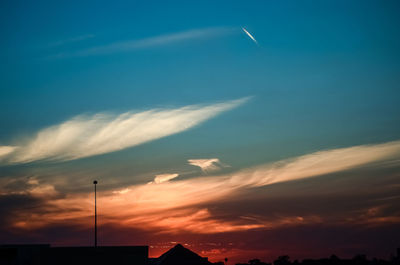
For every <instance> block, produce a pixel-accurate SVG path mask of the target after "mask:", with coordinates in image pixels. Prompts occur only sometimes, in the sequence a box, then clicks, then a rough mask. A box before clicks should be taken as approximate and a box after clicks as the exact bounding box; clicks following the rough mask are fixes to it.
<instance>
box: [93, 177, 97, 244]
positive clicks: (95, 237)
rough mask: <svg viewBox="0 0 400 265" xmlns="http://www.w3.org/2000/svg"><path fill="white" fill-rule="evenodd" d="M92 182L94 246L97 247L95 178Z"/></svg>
mask: <svg viewBox="0 0 400 265" xmlns="http://www.w3.org/2000/svg"><path fill="white" fill-rule="evenodd" d="M93 184H94V247H95V248H97V201H96V199H97V198H96V185H97V180H95V181H93Z"/></svg>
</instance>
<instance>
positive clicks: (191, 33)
mask: <svg viewBox="0 0 400 265" xmlns="http://www.w3.org/2000/svg"><path fill="white" fill-rule="evenodd" d="M234 30H235V29H234V28H230V27H213V28H202V29H192V30H187V31H181V32H175V33H169V34H163V35H159V36H153V37H148V38H143V39H135V40H125V41H118V42H114V43H111V44H106V45H98V46H94V47H90V48H87V49H83V50H78V51H74V52H64V53H59V54H56V55H54V56H52V57H51V58H68V57H85V56H94V55H102V54H112V53H119V52H129V51H133V50H137V49H143V48H149V47H155V46H163V45H168V44H173V43H179V42H183V41H188V40H199V39H206V38H215V37H219V36H224V35H227V34H231V33H232V32H234Z"/></svg>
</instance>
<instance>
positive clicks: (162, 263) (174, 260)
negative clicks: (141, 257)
mask: <svg viewBox="0 0 400 265" xmlns="http://www.w3.org/2000/svg"><path fill="white" fill-rule="evenodd" d="M155 264H157V265H211V264H212V263H211V262H209V261H208V259H207V258H203V257H200V256H199V255H197V254H196V253H194V252H193V251H191V250H189V249H187V248H185V247H184V246H182V245H181V244H177V245H176V246H175V247H173V248H171V249H170V250H168V251H167V252H165V253H164V254H162V255H161V256H160V257H159V258H158V259H157V261H156V262H155Z"/></svg>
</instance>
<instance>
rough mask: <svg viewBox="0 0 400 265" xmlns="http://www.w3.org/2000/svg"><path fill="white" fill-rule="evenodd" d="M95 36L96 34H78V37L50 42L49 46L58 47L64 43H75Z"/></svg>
mask: <svg viewBox="0 0 400 265" xmlns="http://www.w3.org/2000/svg"><path fill="white" fill-rule="evenodd" d="M94 37H95V35H94V34H86V35H81V36H77V37H73V38H69V39H64V40H59V41H55V42H52V43H50V44H49V45H48V46H49V47H58V46H63V45H66V44H69V43H75V42H80V41H84V40H88V39H92V38H94Z"/></svg>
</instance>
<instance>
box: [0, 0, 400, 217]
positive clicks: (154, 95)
mask: <svg viewBox="0 0 400 265" xmlns="http://www.w3.org/2000/svg"><path fill="white" fill-rule="evenodd" d="M399 11H400V4H399V2H398V1H319V2H316V1H168V2H166V1H158V2H149V1H118V2H117V3H115V2H109V1H85V2H84V3H82V1H57V2H54V1H27V2H22V1H2V2H1V4H0V30H1V35H2V37H1V42H0V84H1V90H0V124H1V126H0V146H3V147H7V148H8V147H9V146H11V147H12V148H14V146H18V148H19V149H18V150H19V151H18V150H17V151H10V152H11V153H10V154H6V155H5V156H3V158H4V157H5V158H4V159H3V160H2V162H1V163H2V164H1V165H0V170H1V172H2V173H0V178H2V179H3V180H4V181H6V180H7V181H8V182H7V183H9V181H11V182H12V181H17V180H20V179H25V180H26V179H28V180H27V181H28V182H29V181H31V182H30V184H29V183H28V182H27V183H28V184H27V185H28V186H29V185H39V184H37V183H36V182H37V180H38V183H40V184H43V185H51V186H52V187H53V189H55V191H57V192H59V193H60V194H63V195H65V196H67V195H68V194H71V193H79V192H89V191H90V185H86V184H84V183H85V181H86V182H87V181H89V180H90V179H92V178H93V176H96V177H98V178H99V179H101V181H103V182H104V183H107V185H108V186H107V187H105V186H103V187H100V190H101V189H103V190H112V189H115V188H122V187H125V186H128V185H136V184H143V183H147V182H150V181H152V180H153V179H154V177H155V176H156V175H160V174H161V175H163V174H170V175H168V176H172V175H171V174H179V176H180V177H179V178H182V179H184V180H185V179H196V178H198V177H204V176H208V175H210V171H207V170H203V169H204V168H201V167H194V166H193V165H190V164H188V160H189V159H215V158H217V159H218V161H217V162H216V164H215V166H216V168H218V170H219V171H215V170H214V169H215V168H214V169H213V170H211V171H213V174H215V175H224V174H236V172H241V170H247V169H249V168H254V167H258V166H259V165H263V164H266V163H273V162H276V161H286V160H284V159H288V158H299V157H301V156H303V155H307V154H312V153H314V152H317V151H321V150H336V149H338V148H351V147H353V146H358V145H363V146H365V145H368V144H373V146H375V145H377V146H378V147H376V148H378V149H379V148H381V147H379V146H380V145H379V144H383V143H387V142H391V143H394V144H393V146H397V142H396V141H397V140H399V135H400V107H399V106H400V105H399V99H400V90H399V81H400V74H399V72H400V51H399V47H400V29H399V25H400V17H399V16H398V13H399ZM242 27H245V28H246V29H247V30H248V31H249V32H250V33H251V34H252V35H253V36H254V37H255V39H256V40H257V42H258V44H256V43H255V42H253V41H252V40H251V39H250V38H249V37H248V36H247V35H246V34H245V33H244V32H243V30H242ZM235 100H239V101H240V103H238V102H239V101H235ZM224 104H225V105H224ZM185 106H189V107H187V108H189V111H188V109H185ZM207 106H208V108H210V109H211V110H207ZM182 108H183V109H182ZM173 110H175V111H177V112H180V111H181V112H180V113H181V114H182V115H181V116H179V115H176V116H175V114H174V113H175V112H173V113H172V112H171V113H170V112H168V111H173ZM146 111H150V112H152V113H153V114H154V113H155V114H154V115H153V114H151V115H153V116H151V115H150V116H146V117H147V118H146V119H138V118H137V117H136V116H129V115H135V114H137V113H146ZM124 113H125V114H124ZM96 115H100V116H96ZM121 115H122V116H121ZM124 115H125V116H124ZM163 115H167V116H168V119H178V121H177V126H176V127H174V128H170V129H169V130H167V129H166V127H167V125H168V124H171V123H168V122H169V120H168V119H166V118H162V117H165V116H163ZM191 115H192V116H191ZM128 116H129V117H128ZM76 117H78V118H76ZM118 119H122V120H124V119H126V121H127V122H128V121H131V122H138V124H139V125H140V126H139V125H138V127H135V126H136V125H135V126H133V125H132V126H133V127H132V128H131V130H129V131H128V130H125V129H122V128H123V125H122V124H123V123H121V124H120V127H118V128H119V129H118V130H122V131H123V133H121V134H118V133H115V134H113V135H114V136H112V135H111V136H110V135H106V136H107V137H105V138H104V139H105V140H104V139H103V138H101V139H100V140H99V137H100V136H99V134H97V133H98V132H99V130H100V129H99V128H103V129H105V128H106V127H107V126H108V125H110V124H111V125H112V124H115V123H117V121H118ZM77 120H78V121H79V122H78V125H76V124H75V122H76V121H77ZM149 120H150V121H154V122H153V123H144V122H146V121H149ZM161 121H166V124H165V125H160V127H159V128H158V127H156V126H157V124H158V125H159V124H162V122H161ZM139 122H143V123H139ZM70 123H74V126H75V125H76V127H74V126H72V127H71V128H72V129H71V130H75V129H76V130H78V129H79V130H80V132H79V133H78V134H77V136H76V137H75V136H71V135H72V133H71V131H68V132H67V131H65V133H66V135H67V138H68V137H69V138H68V139H69V140H65V141H64V140H59V139H61V138H62V137H61V136H59V135H60V134H61V132H63V133H64V131H62V128H64V127H62V126H63V124H64V125H65V124H70ZM135 124H136V123H135ZM111 125H110V126H111ZM185 126H186V127H185ZM68 128H69V127H68ZM107 128H108V127H107ZM124 128H125V127H124ZM151 128H153V129H151ZM178 128H180V129H178ZM46 130H47V131H46ZM124 130H125V131H124ZM115 131H117V129H115ZM115 131H113V132H115ZM131 131H132V137H131V138H129V139H128V138H123V137H128V136H127V135H131ZM40 132H47V134H46V133H45V135H44V136H43V139H39V138H38V135H39V134H40ZM57 132H59V133H60V134H57ZM106 132H107V131H106ZM38 133H39V134H38ZM133 133H136V134H135V135H133ZM57 135H58V136H57ZM63 135H64V134H63ZM149 135H152V137H150V138H149V139H147V138H146V137H147V136H149ZM145 136H146V137H145ZM57 137H59V138H57ZM63 137H64V136H63ZM74 137H75V138H74ZM96 137H97V138H96ZM35 139H36V140H37V141H36V142H35ZM38 139H39V140H38ZM62 139H66V138H62ZM71 139H72V140H71ZM119 139H122V140H121V141H119ZM146 139H147V140H146ZM56 141H59V142H57V144H55V142H56ZM91 141H92V142H91ZM86 142H91V143H92V145H87V146H86V145H85V144H86ZM54 146H56V147H54ZM85 146H86V147H85ZM52 148H53V149H52ZM374 148H375V147H374ZM382 148H386V147H382ZM39 149H40V152H39V151H38V150H39ZM1 150H2V149H0V151H1ZM3 150H8V149H3ZM21 150H22V151H21ZM368 150H375V149H368ZM379 150H381V149H379ZM385 150H386V151H387V149H385ZM390 150H392V149H390ZM396 150H397V149H396ZM386 151H385V152H386ZM4 152H8V151H4ZM371 152H372V151H371ZM387 152H389V151H387ZM390 152H391V151H390ZM393 152H394V153H395V154H398V151H393ZM0 158H1V153H0ZM391 158H393V157H391ZM379 159H381V158H379ZM385 159H386V158H385ZM356 160H357V159H356ZM210 161H211V160H209V162H210ZM300 161H303V160H301V159H300ZM357 161H358V160H357ZM362 161H364V162H362V163H367V162H365V161H368V163H370V162H371V161H372V160H362ZM198 163H200V162H198ZM211 163H214V162H211ZM285 163H286V162H285ZM360 163H361V162H360ZM356 164H357V163H356ZM353 166H355V165H352V166H351V167H353ZM396 166H397V164H396ZM339 168H340V171H341V170H343V169H344V168H346V169H347V167H343V168H342V167H340V166H339ZM338 170H339V169H338ZM321 172H323V173H324V174H328V173H329V172H331V171H324V170H322V171H321ZM335 172H336V171H335ZM393 172H395V173H396V172H398V167H397V170H396V169H393ZM382 174H383V173H382ZM378 175H379V174H378ZM356 176H359V173H357V174H355V175H354V178H355V179H357V177H356ZM31 178H34V179H35V180H29V179H31ZM171 181H173V180H172V178H171ZM371 181H372V180H371ZM392 181H394V183H396V180H393V179H392ZM4 183H5V182H4ZM4 183H3V184H4ZM32 183H33V184H32ZM35 183H36V184H35ZM46 183H47V184H46ZM88 183H90V182H88ZM397 183H398V181H397ZM0 184H1V183H0ZM3 184H2V185H3ZM4 185H5V184H4ZM7 185H8V184H7ZM318 185H320V184H318ZM7 187H8V186H7ZM46 187H47V188H48V186H46ZM1 188H2V189H3V190H7V192H10V191H9V190H8V188H6V186H3V187H1ZM11 190H12V189H11ZM0 191H1V190H0ZM7 192H5V191H4V192H3V194H6V193H7ZM11 192H14V193H13V194H14V195H15V192H16V191H11ZM28 193H29V192H28ZM7 194H8V193H7ZM29 194H30V193H29ZM29 194H28V195H29ZM25 195H26V194H25ZM28 195H27V196H28ZM4 196H5V195H4ZM260 203H261V202H260ZM7 207H9V209H13V208H12V206H6V209H8V208H7ZM10 211H11V210H10ZM202 213H203V212H202ZM396 213H398V212H396Z"/></svg>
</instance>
